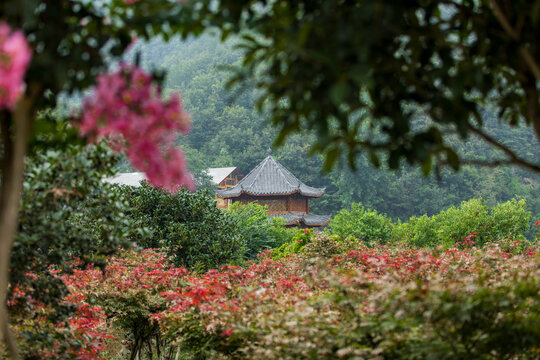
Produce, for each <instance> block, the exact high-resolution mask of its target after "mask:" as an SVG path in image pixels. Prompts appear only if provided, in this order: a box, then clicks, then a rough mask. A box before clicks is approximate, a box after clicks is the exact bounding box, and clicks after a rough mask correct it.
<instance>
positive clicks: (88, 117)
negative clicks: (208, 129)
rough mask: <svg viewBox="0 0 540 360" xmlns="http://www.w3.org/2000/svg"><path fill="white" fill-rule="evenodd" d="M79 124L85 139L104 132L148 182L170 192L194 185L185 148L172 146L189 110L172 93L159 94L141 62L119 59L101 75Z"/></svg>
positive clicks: (184, 128) (185, 127)
mask: <svg viewBox="0 0 540 360" xmlns="http://www.w3.org/2000/svg"><path fill="white" fill-rule="evenodd" d="M78 126H79V130H80V132H81V135H83V136H86V137H87V138H88V139H89V140H90V141H98V140H100V139H101V138H103V137H106V138H108V139H109V140H110V143H111V147H112V148H113V149H115V150H116V151H123V152H125V154H126V155H127V157H128V159H129V160H130V162H131V164H132V165H133V167H134V168H136V169H138V170H140V171H143V172H144V173H145V174H146V176H147V179H148V182H149V183H150V184H152V185H154V186H157V187H161V188H164V189H166V190H167V191H170V192H174V191H177V190H178V188H179V187H180V186H186V187H188V188H190V189H193V188H194V181H193V176H192V175H191V173H190V172H189V171H188V170H187V162H186V159H185V157H184V153H183V152H182V151H181V150H180V149H178V148H176V147H174V141H175V140H176V135H177V133H182V134H186V133H187V132H188V130H189V116H188V115H187V114H186V113H185V112H184V111H183V109H182V105H181V103H180V98H179V96H178V95H177V94H174V95H172V96H171V97H170V98H169V99H168V100H167V101H164V100H162V99H161V91H160V89H159V87H157V86H155V85H153V84H152V78H151V76H150V75H148V74H147V73H145V72H144V71H143V70H141V69H140V68H138V67H135V66H132V65H126V64H123V65H121V66H120V69H119V70H118V71H116V72H113V73H111V74H105V75H100V76H99V77H98V80H97V86H96V88H95V89H94V94H93V96H91V97H88V98H86V99H85V101H84V105H83V114H82V118H81V122H80V123H79V124H78Z"/></svg>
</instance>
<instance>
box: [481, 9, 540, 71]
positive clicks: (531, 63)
mask: <svg viewBox="0 0 540 360" xmlns="http://www.w3.org/2000/svg"><path fill="white" fill-rule="evenodd" d="M489 3H490V4H491V9H492V10H493V14H494V15H495V17H496V18H497V20H498V21H499V23H500V24H501V26H502V27H503V29H504V31H506V33H507V34H508V35H509V36H510V37H511V38H512V40H514V41H516V42H518V43H519V31H520V29H518V30H515V29H514V27H513V26H512V25H511V24H510V22H509V21H508V19H507V18H506V16H505V15H504V12H503V11H502V9H501V7H500V6H499V4H497V2H496V1H495V0H491V1H490V2H489ZM518 27H519V26H518ZM519 53H520V55H521V57H522V58H523V60H524V61H525V63H526V64H527V66H528V67H529V70H530V71H531V73H532V74H533V75H534V77H535V78H536V80H537V81H540V66H538V64H537V63H536V61H535V60H534V58H533V56H532V55H531V52H530V51H529V48H527V47H526V46H525V45H524V44H521V45H520V46H519Z"/></svg>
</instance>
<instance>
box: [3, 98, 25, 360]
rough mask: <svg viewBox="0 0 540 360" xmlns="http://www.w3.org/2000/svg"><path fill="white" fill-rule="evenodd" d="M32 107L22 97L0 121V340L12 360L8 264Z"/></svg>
mask: <svg viewBox="0 0 540 360" xmlns="http://www.w3.org/2000/svg"><path fill="white" fill-rule="evenodd" d="M31 108H32V97H31V96H25V97H23V98H21V99H20V100H19V101H18V102H17V105H16V107H15V110H14V111H13V113H12V114H11V121H10V119H9V117H8V116H5V117H3V118H2V119H1V121H2V136H3V142H4V159H3V160H4V161H3V164H2V165H3V166H2V184H1V188H0V339H3V342H4V343H5V346H6V348H7V350H8V355H9V357H10V358H11V359H19V354H18V348H17V344H16V342H15V341H14V339H13V336H12V334H11V330H10V328H9V315H8V312H7V305H6V301H7V292H8V284H9V261H10V255H11V249H12V248H13V242H14V240H15V234H16V231H17V223H18V216H19V202H20V194H21V189H22V181H23V172H24V157H25V153H26V146H27V141H28V136H29V134H30V130H31V127H32V116H31ZM10 125H11V126H10ZM10 127H11V129H10Z"/></svg>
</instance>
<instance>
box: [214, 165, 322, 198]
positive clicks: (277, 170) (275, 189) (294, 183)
mask: <svg viewBox="0 0 540 360" xmlns="http://www.w3.org/2000/svg"><path fill="white" fill-rule="evenodd" d="M294 193H300V194H301V195H304V196H311V197H319V196H322V195H324V188H314V187H311V186H308V185H306V184H304V183H303V182H301V181H300V180H298V179H297V178H296V176H294V175H293V174H292V173H291V172H290V171H289V170H287V169H286V168H285V167H284V166H283V165H281V164H280V163H278V162H277V161H276V160H275V159H274V158H273V157H272V156H271V155H269V156H268V157H267V158H266V159H264V160H263V161H262V162H261V163H260V164H259V165H257V166H256V167H255V168H254V169H253V170H251V171H250V172H249V174H247V175H246V177H245V178H243V179H242V180H241V181H240V182H239V183H238V184H236V185H235V186H234V187H232V188H229V189H225V190H218V191H217V195H218V196H219V197H222V198H231V197H237V196H240V195H241V194H248V195H261V196H264V195H289V194H294Z"/></svg>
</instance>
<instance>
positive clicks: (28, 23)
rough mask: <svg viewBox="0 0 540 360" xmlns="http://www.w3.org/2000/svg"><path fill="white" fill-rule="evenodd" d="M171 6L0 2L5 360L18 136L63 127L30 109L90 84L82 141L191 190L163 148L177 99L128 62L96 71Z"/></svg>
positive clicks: (19, 166)
mask: <svg viewBox="0 0 540 360" xmlns="http://www.w3.org/2000/svg"><path fill="white" fill-rule="evenodd" d="M180 7H181V6H180V5H179V4H175V3H170V2H163V3H162V4H161V5H160V6H155V7H152V9H151V10H149V9H146V11H145V12H143V13H138V14H137V17H136V18H133V17H132V16H131V12H130V4H128V3H127V2H123V1H113V2H109V3H107V4H103V3H96V2H84V1H83V2H73V1H69V0H61V1H56V0H54V1H52V0H51V1H25V2H23V3H21V2H20V1H2V3H1V4H0V59H1V61H0V125H1V126H0V128H1V133H2V143H1V145H0V146H1V147H0V149H1V156H2V161H1V170H0V172H1V189H0V333H1V334H0V335H1V336H0V337H1V338H2V339H3V340H4V343H5V345H6V347H7V349H8V352H9V355H10V357H12V358H14V359H17V358H18V357H19V356H18V351H17V346H16V344H15V342H14V340H13V339H12V336H11V335H10V330H9V322H8V314H7V311H6V294H7V290H8V284H9V281H8V274H9V262H10V256H11V252H12V248H13V245H14V239H15V234H16V231H17V223H18V216H19V202H20V194H21V189H22V181H23V172H24V159H25V154H26V151H27V142H28V140H29V138H30V137H32V138H33V140H40V141H37V142H38V143H39V142H41V140H43V139H45V143H46V142H47V141H48V140H53V142H54V141H55V139H58V138H59V137H57V136H55V133H57V132H58V131H63V130H65V129H66V126H65V124H64V126H56V125H59V124H56V123H54V124H51V121H50V118H48V117H47V116H40V117H39V118H38V116H37V115H38V114H39V113H40V111H42V110H43V109H45V108H47V107H51V106H53V105H54V102H55V99H56V97H57V96H58V94H59V93H60V92H61V91H66V92H68V93H73V92H76V91H80V90H84V89H87V88H89V87H90V86H92V85H94V84H95V83H96V82H97V87H96V90H95V92H94V95H93V97H90V98H88V99H86V100H85V102H84V112H83V114H82V116H80V123H79V127H80V130H81V133H82V134H84V135H85V136H86V137H87V138H88V140H90V141H97V140H99V139H100V138H102V137H104V136H108V137H110V136H113V137H115V139H116V141H115V143H114V145H115V146H114V148H115V149H117V150H122V151H124V152H125V153H126V155H127V157H128V158H129V159H130V161H131V162H132V164H133V165H134V167H136V168H137V169H139V170H141V171H145V172H146V173H147V176H148V178H149V180H150V181H151V182H152V183H153V184H154V185H158V186H161V187H164V188H166V189H168V190H175V189H176V188H177V187H178V186H179V185H186V186H193V182H192V178H191V176H190V175H189V173H188V172H187V168H186V164H185V161H184V158H183V154H182V153H181V152H180V151H179V150H177V149H176V148H174V147H171V145H172V144H173V142H174V139H175V134H176V133H177V132H181V133H185V132H186V131H187V129H188V117H187V116H186V115H185V113H184V112H183V111H182V107H181V105H180V100H179V98H178V97H177V96H175V95H172V96H171V97H170V98H169V99H168V100H166V101H165V100H162V99H161V91H160V88H159V86H157V85H156V82H155V80H156V78H155V77H153V76H152V75H149V74H146V73H144V72H143V71H141V70H140V69H138V68H137V67H136V66H132V65H120V66H119V67H118V69H117V70H115V71H113V72H112V73H110V74H102V75H100V76H97V75H98V74H99V72H101V71H104V70H106V61H110V60H114V59H116V58H118V57H119V56H121V55H122V54H123V52H124V50H125V49H126V48H127V47H128V46H129V44H130V43H131V41H132V36H135V35H137V34H140V35H141V36H144V37H147V38H148V37H150V36H154V35H156V31H159V29H152V27H148V26H146V25H147V23H162V22H161V21H157V20H156V19H157V17H158V16H159V14H160V13H161V11H164V12H167V13H174V12H176V13H178V11H179V9H180ZM175 9H176V10H175ZM59 19H60V20H61V21H59ZM141 19H144V21H141ZM125 21H128V22H131V21H133V22H134V23H133V24H127V23H126V22H125ZM135 23H136V24H135ZM154 30H156V31H154ZM176 30H178V29H176ZM23 79H24V84H23V82H22V80H23ZM66 122H67V119H66ZM51 125H52V126H51ZM60 125H61V124H60ZM32 128H34V130H35V131H34V132H32ZM32 143H34V141H32ZM42 145H43V144H42ZM56 190H58V189H56ZM68 190H69V188H68ZM50 191H52V192H54V191H55V189H50ZM60 191H64V189H60ZM84 239H85V237H84V236H83V237H76V238H75V239H74V241H84ZM45 253H46V252H44V254H45ZM51 258H52V259H54V254H53V255H52V257H51ZM32 260H33V259H28V260H27V261H29V262H31V261H32Z"/></svg>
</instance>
